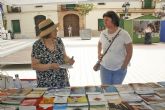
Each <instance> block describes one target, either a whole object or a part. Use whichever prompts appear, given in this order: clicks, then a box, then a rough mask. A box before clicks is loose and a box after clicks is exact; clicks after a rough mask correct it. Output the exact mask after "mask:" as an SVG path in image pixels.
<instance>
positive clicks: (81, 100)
mask: <svg viewBox="0 0 165 110" xmlns="http://www.w3.org/2000/svg"><path fill="white" fill-rule="evenodd" d="M67 102H68V106H86V105H88V101H87V97H86V96H69V97H68V99H67Z"/></svg>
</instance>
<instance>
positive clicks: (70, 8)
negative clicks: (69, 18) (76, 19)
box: [61, 4, 76, 11]
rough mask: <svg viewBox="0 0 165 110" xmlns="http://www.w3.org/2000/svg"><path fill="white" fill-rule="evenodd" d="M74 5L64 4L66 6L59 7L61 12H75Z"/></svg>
mask: <svg viewBox="0 0 165 110" xmlns="http://www.w3.org/2000/svg"><path fill="white" fill-rule="evenodd" d="M75 7H76V4H66V5H61V10H63V11H72V10H75Z"/></svg>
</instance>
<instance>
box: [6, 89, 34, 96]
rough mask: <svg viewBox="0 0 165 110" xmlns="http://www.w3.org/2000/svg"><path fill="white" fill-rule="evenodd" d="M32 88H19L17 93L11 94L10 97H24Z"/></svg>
mask: <svg viewBox="0 0 165 110" xmlns="http://www.w3.org/2000/svg"><path fill="white" fill-rule="evenodd" d="M31 91H32V89H17V90H16V92H15V93H13V94H11V95H9V97H16V98H21V97H22V98H24V97H25V96H26V95H27V94H28V93H30V92H31Z"/></svg>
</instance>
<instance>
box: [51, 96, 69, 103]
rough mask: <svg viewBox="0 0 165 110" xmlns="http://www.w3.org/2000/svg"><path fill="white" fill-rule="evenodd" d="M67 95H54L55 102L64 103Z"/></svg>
mask: <svg viewBox="0 0 165 110" xmlns="http://www.w3.org/2000/svg"><path fill="white" fill-rule="evenodd" d="M67 99H68V96H55V101H54V103H55V104H66V103H67Z"/></svg>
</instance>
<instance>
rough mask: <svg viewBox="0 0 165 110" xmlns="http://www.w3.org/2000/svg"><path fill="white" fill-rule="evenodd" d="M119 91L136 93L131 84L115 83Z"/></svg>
mask: <svg viewBox="0 0 165 110" xmlns="http://www.w3.org/2000/svg"><path fill="white" fill-rule="evenodd" d="M114 86H115V87H116V89H117V91H118V92H119V93H134V92H135V91H134V89H133V88H132V86H130V85H129V84H123V85H114Z"/></svg>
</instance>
